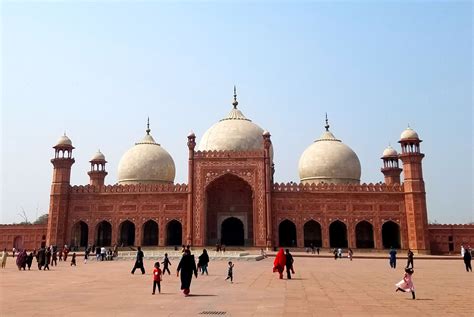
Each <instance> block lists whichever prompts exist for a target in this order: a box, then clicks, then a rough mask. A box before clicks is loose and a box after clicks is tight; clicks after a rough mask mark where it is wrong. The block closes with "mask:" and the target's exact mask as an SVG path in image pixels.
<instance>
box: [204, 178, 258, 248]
mask: <svg viewBox="0 0 474 317" xmlns="http://www.w3.org/2000/svg"><path fill="white" fill-rule="evenodd" d="M206 202H207V216H206V218H207V221H206V224H207V227H206V231H207V244H208V245H214V244H216V243H218V242H221V243H223V244H225V243H224V242H223V241H219V240H220V239H221V237H222V236H223V235H224V232H220V231H221V229H222V223H223V222H224V221H225V220H226V219H228V218H236V219H240V221H241V222H242V224H243V231H244V243H243V245H253V244H254V241H253V237H254V234H253V198H252V188H251V187H250V185H249V184H248V183H247V182H246V181H244V180H243V179H242V178H240V177H237V176H235V175H232V174H226V175H223V176H221V177H219V178H217V179H215V180H214V181H213V182H211V183H210V184H209V186H208V187H207V189H206ZM234 223H235V222H234ZM235 224H236V223H235ZM240 232H241V231H239V230H235V231H233V233H235V234H237V235H236V236H235V237H234V236H232V234H233V233H231V236H228V235H227V236H226V239H230V240H228V241H230V242H232V243H236V242H237V241H240V240H241V236H240ZM239 244H240V242H239ZM240 245H242V244H240Z"/></svg>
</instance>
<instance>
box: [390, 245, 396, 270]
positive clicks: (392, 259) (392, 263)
mask: <svg viewBox="0 0 474 317" xmlns="http://www.w3.org/2000/svg"><path fill="white" fill-rule="evenodd" d="M389 255H390V267H391V268H392V269H395V268H396V267H397V250H395V249H394V248H393V247H392V248H390V252H389Z"/></svg>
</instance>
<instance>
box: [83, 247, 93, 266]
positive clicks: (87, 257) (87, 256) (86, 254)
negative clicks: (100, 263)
mask: <svg viewBox="0 0 474 317" xmlns="http://www.w3.org/2000/svg"><path fill="white" fill-rule="evenodd" d="M90 253H91V249H90V247H86V250H85V251H84V264H87V259H89V254H90Z"/></svg>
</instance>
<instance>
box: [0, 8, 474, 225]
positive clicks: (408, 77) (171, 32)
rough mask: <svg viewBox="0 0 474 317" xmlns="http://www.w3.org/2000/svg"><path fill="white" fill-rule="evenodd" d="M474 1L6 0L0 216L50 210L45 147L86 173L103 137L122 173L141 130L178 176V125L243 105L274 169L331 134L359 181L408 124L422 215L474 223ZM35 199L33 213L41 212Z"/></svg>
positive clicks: (285, 174)
mask: <svg viewBox="0 0 474 317" xmlns="http://www.w3.org/2000/svg"><path fill="white" fill-rule="evenodd" d="M472 9H473V8H472V4H471V3H470V2H467V1H466V2H454V1H450V2H440V1H437V2H431V3H430V2H428V1H419V2H409V1H399V2H396V1H390V2H383V3H381V2H376V1H370V2H361V1H351V2H347V3H344V2H338V3H325V2H309V1H305V2H300V3H295V1H291V2H276V1H275V2H273V1H265V2H263V1H261V2H237V1H235V2H225V3H217V2H202V3H191V2H187V3H186V2H181V3H171V2H151V1H147V2H140V3H133V2H122V3H121V2H111V1H107V2H105V1H104V2H100V1H96V2H73V3H60V2H47V3H40V4H38V3H36V4H35V3H32V2H30V3H28V2H22V3H14V2H5V1H2V5H1V22H2V23H1V24H2V25H1V27H2V30H1V31H2V32H1V39H2V41H1V45H2V47H1V63H2V64H1V75H2V77H1V92H2V96H1V105H2V107H1V111H2V112H1V133H2V137H1V142H2V144H1V150H2V155H1V167H2V170H1V179H2V181H1V186H2V188H1V193H2V197H1V209H2V210H1V211H2V212H1V219H0V222H2V223H10V222H19V221H21V220H22V219H21V218H20V217H19V216H18V213H19V212H20V211H21V209H22V208H24V210H25V211H26V212H27V214H28V216H29V218H30V220H34V219H35V217H36V216H37V215H40V214H42V213H45V212H47V210H48V207H49V190H50V183H51V176H52V165H51V163H50V159H51V157H52V156H53V149H52V148H51V147H52V146H53V145H54V144H55V142H56V141H57V139H58V137H59V136H60V135H61V134H62V133H63V132H64V131H66V132H67V135H68V136H69V137H70V138H71V139H72V141H73V144H74V146H75V147H76V150H75V152H74V156H75V159H76V163H75V164H74V165H73V171H72V183H73V184H87V183H88V176H87V171H88V170H89V163H88V161H89V159H90V157H91V156H92V155H93V154H94V153H95V152H96V150H97V149H98V148H100V150H101V151H102V152H103V153H104V154H105V155H106V158H107V160H108V162H109V163H108V172H109V175H108V176H107V178H106V183H111V184H113V183H115V182H116V181H117V166H118V162H119V160H120V157H121V155H122V154H123V153H124V152H125V151H126V150H127V149H128V148H129V147H131V146H132V145H133V144H134V142H136V141H137V140H139V139H141V138H142V136H143V135H144V133H145V128H146V127H145V124H146V118H147V116H150V120H151V128H152V134H153V136H154V137H155V139H156V140H157V142H159V143H161V145H162V146H163V147H164V148H165V149H167V150H168V151H169V152H170V154H171V155H172V156H173V158H174V161H175V164H176V170H177V175H176V182H180V183H182V182H186V181H187V147H186V141H187V139H186V136H187V134H188V132H189V131H190V130H193V131H194V132H195V133H196V135H197V139H198V141H199V139H200V137H201V136H202V135H203V134H204V132H205V131H206V129H207V128H208V127H210V126H211V125H212V124H214V123H215V122H216V121H218V120H219V119H221V118H222V117H223V116H224V115H226V114H227V113H228V112H229V110H230V109H231V107H232V106H231V99H232V86H233V85H234V84H236V85H237V89H238V95H239V96H238V99H239V108H240V109H241V110H242V111H243V113H244V114H245V115H246V116H247V117H248V118H250V119H252V120H253V121H254V122H255V123H257V124H259V125H260V126H261V127H262V128H264V129H267V130H269V131H270V132H271V134H272V140H273V144H274V149H275V164H276V174H275V178H276V180H277V181H279V182H280V181H284V182H288V181H297V180H298V172H297V166H298V160H299V157H300V155H301V153H302V152H303V151H304V150H305V148H306V147H307V146H309V145H310V144H311V143H312V142H313V141H314V139H316V138H317V137H319V135H320V134H321V132H322V131H323V126H324V113H325V112H327V113H328V115H329V120H330V124H331V130H332V131H333V133H334V134H335V135H336V137H338V138H340V139H342V141H343V142H345V143H346V144H348V145H349V146H350V147H351V148H352V149H353V150H354V151H355V152H356V153H357V154H358V156H359V158H360V161H361V165H362V181H363V182H367V183H368V182H378V181H381V180H383V175H382V173H381V172H380V167H381V165H382V162H381V160H380V156H381V153H382V151H383V150H384V148H385V147H386V146H387V145H388V143H389V142H390V143H391V144H392V145H393V146H394V147H395V148H396V149H397V150H398V149H399V146H398V145H399V144H398V143H397V141H398V139H399V136H400V133H401V132H402V131H403V130H404V129H405V128H406V127H407V124H408V123H409V124H410V125H411V127H413V128H414V129H415V130H416V131H417V132H418V133H419V135H420V137H421V138H422V139H423V143H422V147H421V148H422V151H423V152H424V153H425V154H426V157H425V159H424V161H423V168H424V175H425V182H426V190H427V199H428V214H429V219H430V220H437V221H438V222H446V223H458V222H467V221H473V218H474V216H473V178H474V173H473V139H472V138H473V130H472V129H473V128H472V127H473V113H472V105H473V102H472V101H473V100H472V87H473V82H472V37H473V34H472V12H473V11H472ZM37 210H38V212H37Z"/></svg>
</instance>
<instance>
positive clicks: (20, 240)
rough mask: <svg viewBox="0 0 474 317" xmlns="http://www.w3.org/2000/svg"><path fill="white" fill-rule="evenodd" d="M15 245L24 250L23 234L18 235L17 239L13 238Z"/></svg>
mask: <svg viewBox="0 0 474 317" xmlns="http://www.w3.org/2000/svg"><path fill="white" fill-rule="evenodd" d="M13 247H14V248H15V249H16V250H23V237H22V236H16V237H15V239H13Z"/></svg>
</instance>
